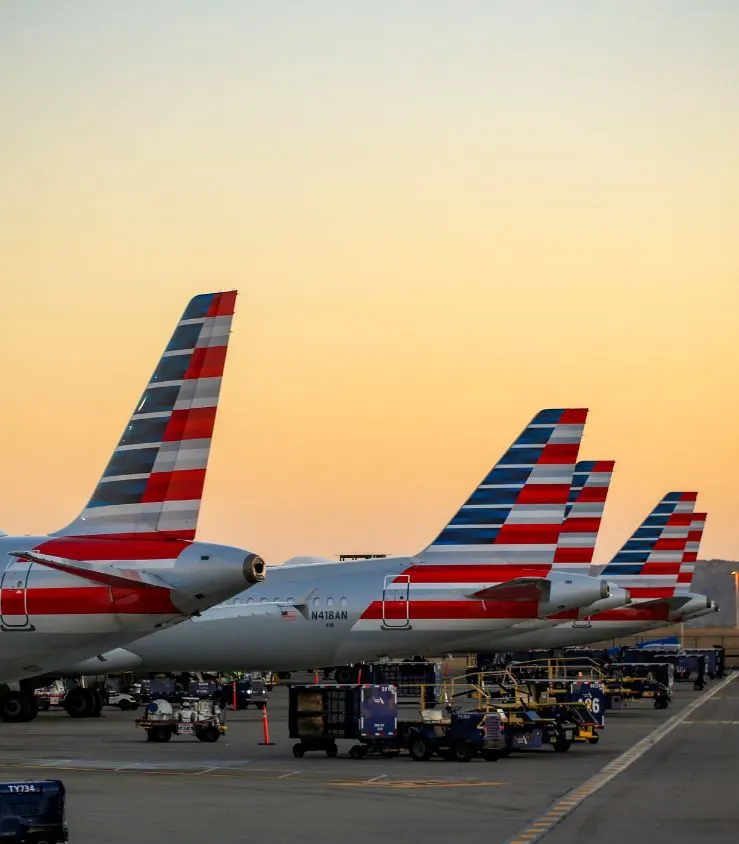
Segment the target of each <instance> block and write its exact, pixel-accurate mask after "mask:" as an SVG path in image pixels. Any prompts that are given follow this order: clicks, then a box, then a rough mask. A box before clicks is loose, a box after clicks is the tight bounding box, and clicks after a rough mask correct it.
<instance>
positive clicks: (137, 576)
mask: <svg viewBox="0 0 739 844" xmlns="http://www.w3.org/2000/svg"><path fill="white" fill-rule="evenodd" d="M10 556H11V557H17V558H18V559H19V560H28V561H29V562H32V563H38V564H39V565H41V566H46V567H47V568H50V569H56V571H63V572H65V573H66V574H75V575H77V576H78V577H84V578H85V579H86V580H91V581H92V582H93V583H103V584H104V585H105V586H113V587H117V588H120V587H124V588H125V587H128V588H131V587H134V586H135V587H137V588H148V589H169V590H172V588H173V587H172V586H170V585H169V584H167V583H165V582H164V581H163V580H160V579H159V578H157V577H155V576H154V575H151V574H148V573H145V572H140V571H136V570H135V569H122V568H119V567H118V566H111V565H105V564H100V563H87V562H85V563H83V562H80V561H79V560H68V559H67V558H66V557H53V556H51V555H50V554H41V553H40V552H38V551H11V552H10Z"/></svg>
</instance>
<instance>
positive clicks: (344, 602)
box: [341, 598, 347, 610]
mask: <svg viewBox="0 0 739 844" xmlns="http://www.w3.org/2000/svg"><path fill="white" fill-rule="evenodd" d="M346 606H347V600H346V598H342V599H341V608H342V609H344V610H345V609H346Z"/></svg>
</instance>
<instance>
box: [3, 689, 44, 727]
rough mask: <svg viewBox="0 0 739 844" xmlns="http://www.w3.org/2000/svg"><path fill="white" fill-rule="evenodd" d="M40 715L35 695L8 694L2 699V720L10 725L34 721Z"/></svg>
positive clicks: (23, 693)
mask: <svg viewBox="0 0 739 844" xmlns="http://www.w3.org/2000/svg"><path fill="white" fill-rule="evenodd" d="M37 714H38V705H37V704H36V698H35V696H34V695H33V694H27V693H25V692H6V693H5V694H4V695H3V696H2V697H0V719H2V720H3V721H7V722H8V723H10V724H22V723H24V722H26V721H33V719H34V718H35V717H36V715H37Z"/></svg>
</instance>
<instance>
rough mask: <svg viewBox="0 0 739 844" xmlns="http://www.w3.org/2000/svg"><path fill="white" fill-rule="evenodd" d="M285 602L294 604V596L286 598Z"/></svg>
mask: <svg viewBox="0 0 739 844" xmlns="http://www.w3.org/2000/svg"><path fill="white" fill-rule="evenodd" d="M287 603H288V604H294V603H295V598H288V599H287Z"/></svg>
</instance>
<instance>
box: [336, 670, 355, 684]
mask: <svg viewBox="0 0 739 844" xmlns="http://www.w3.org/2000/svg"><path fill="white" fill-rule="evenodd" d="M334 680H336V682H337V683H338V684H339V685H347V684H348V683H351V682H352V670H351V668H349V666H348V665H345V666H342V667H341V668H337V669H336V671H335V672H334Z"/></svg>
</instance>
